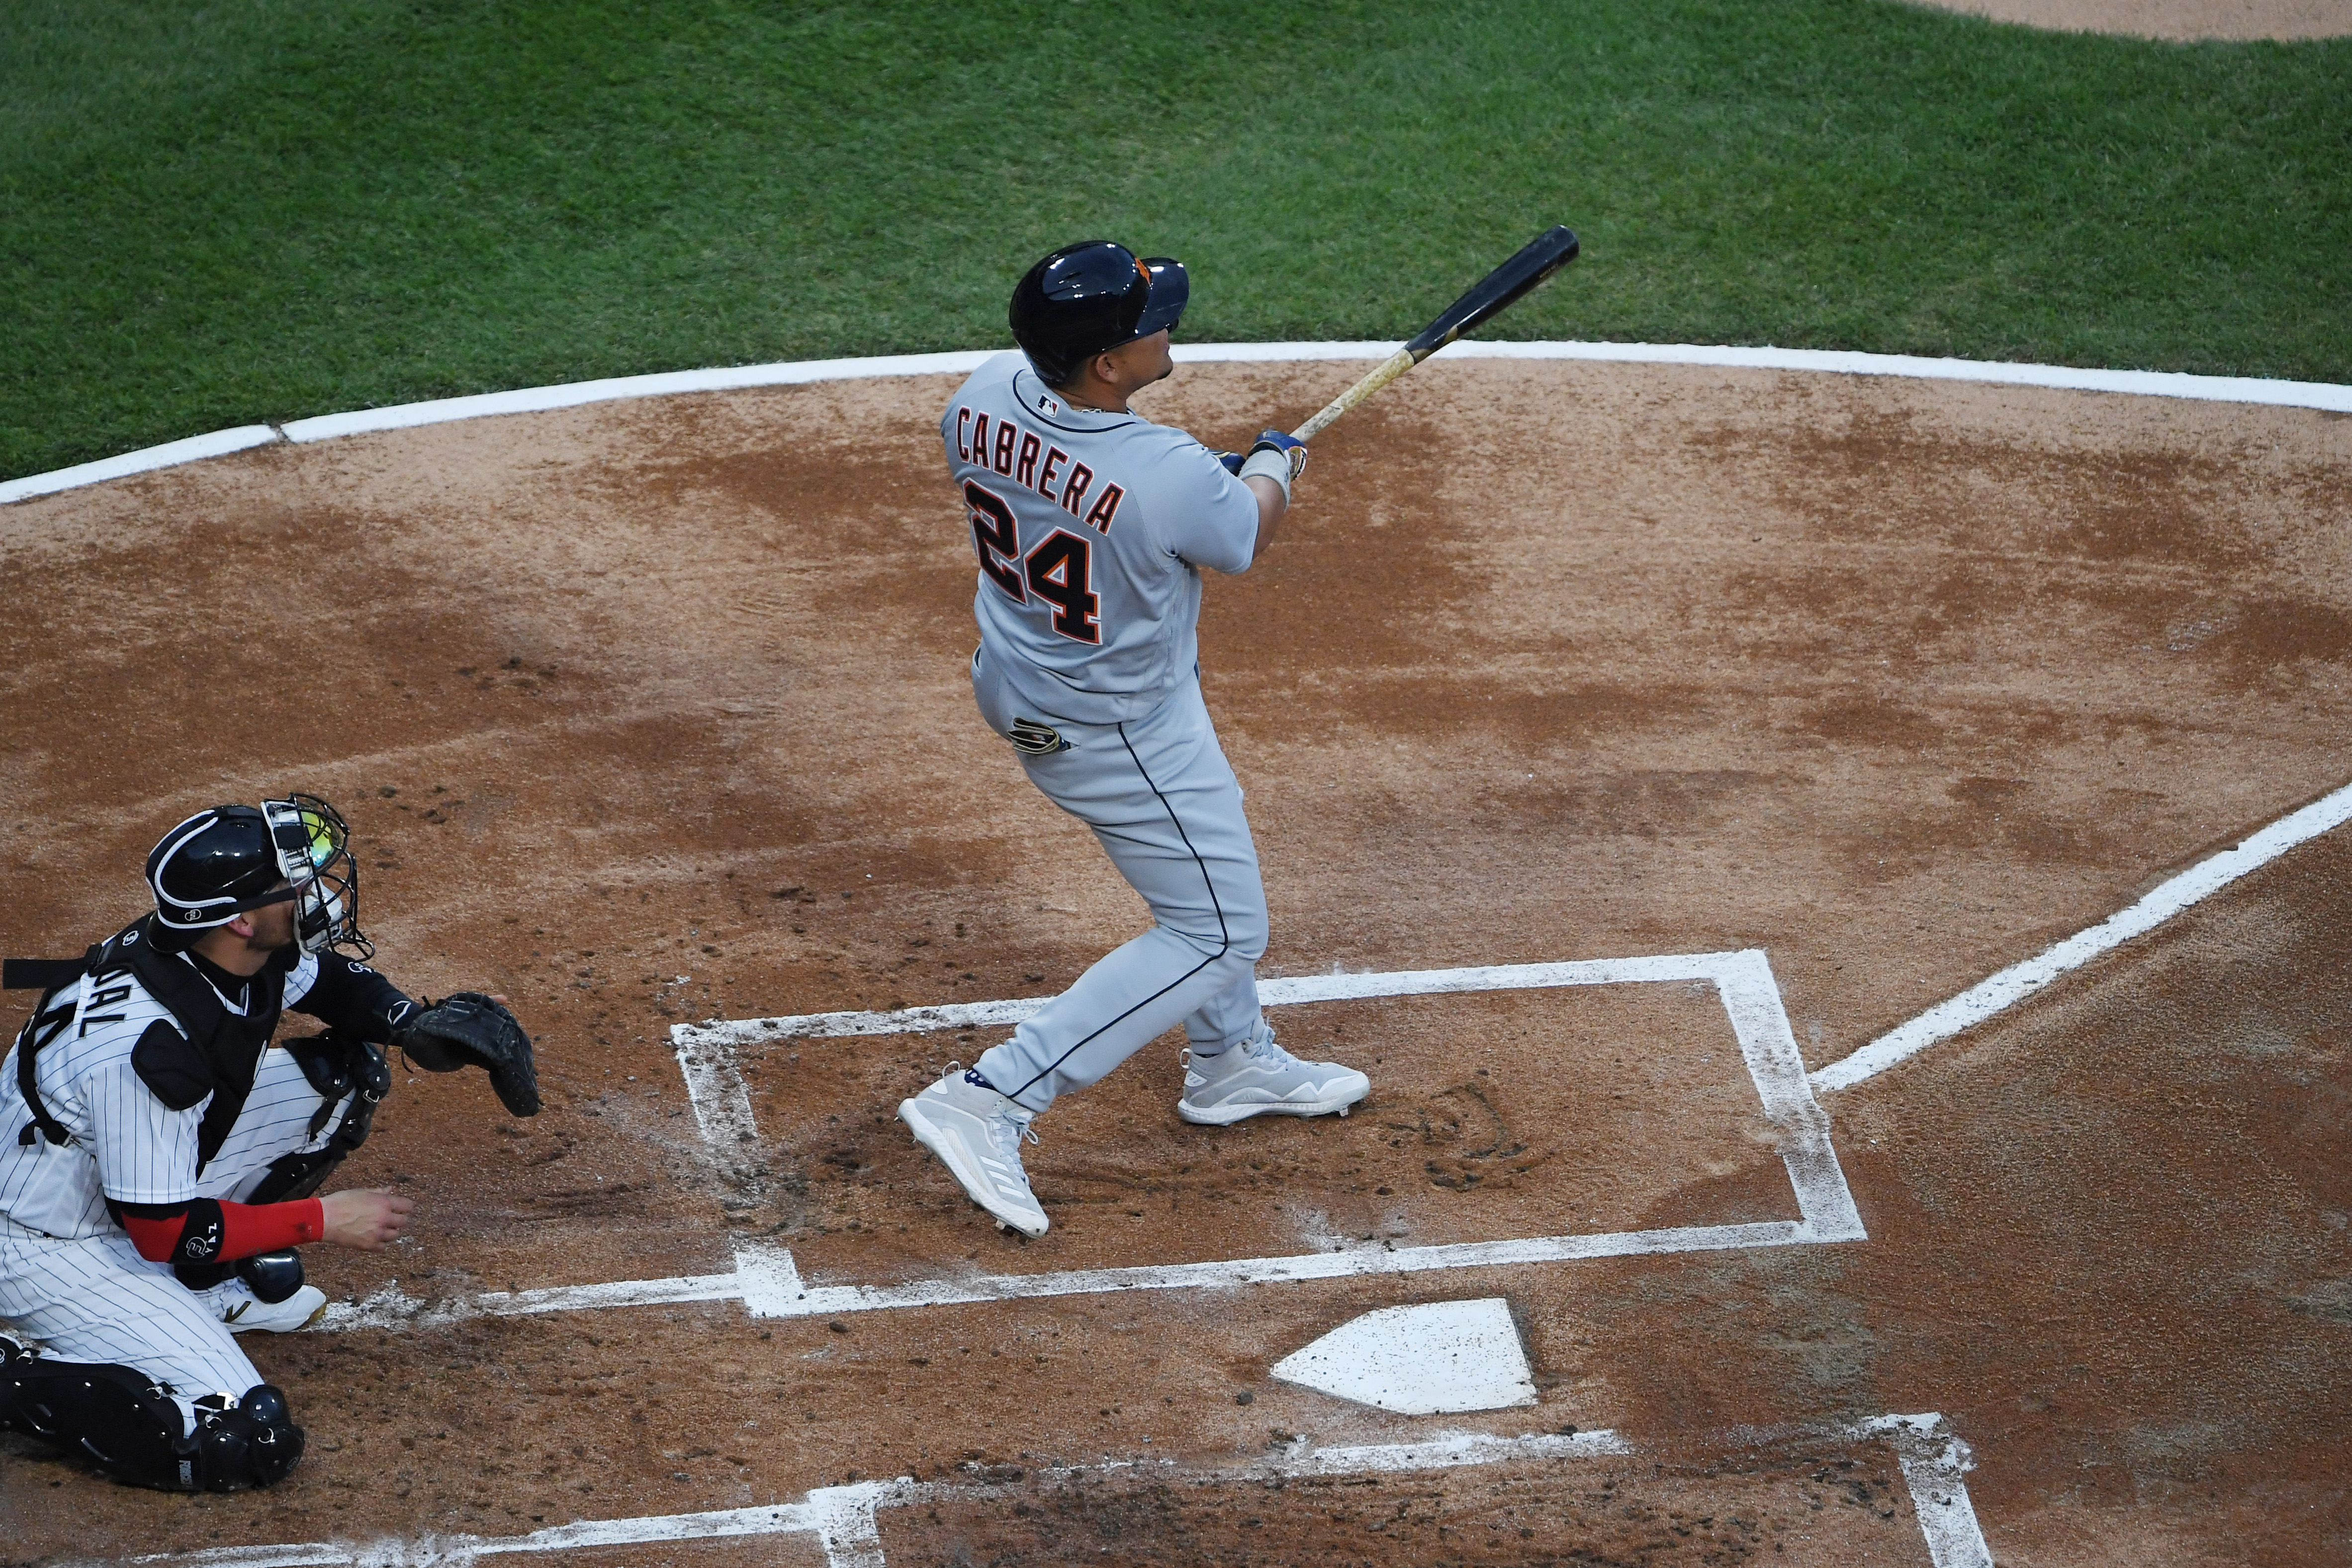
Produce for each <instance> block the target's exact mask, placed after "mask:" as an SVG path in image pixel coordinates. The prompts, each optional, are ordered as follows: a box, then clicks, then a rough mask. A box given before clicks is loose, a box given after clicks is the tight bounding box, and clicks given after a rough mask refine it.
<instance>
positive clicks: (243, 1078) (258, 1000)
mask: <svg viewBox="0 0 2352 1568" xmlns="http://www.w3.org/2000/svg"><path fill="white" fill-rule="evenodd" d="M159 929H160V927H159V925H158V923H157V921H156V918H155V916H154V915H141V916H140V917H139V918H138V919H136V920H134V921H132V922H131V924H130V925H126V926H124V927H123V928H122V929H121V930H120V931H118V932H116V933H115V934H114V935H113V936H110V937H108V938H107V939H106V940H105V941H103V942H100V943H99V944H98V945H97V946H93V947H91V948H90V949H89V952H87V953H85V954H84V955H82V956H81V958H80V960H79V963H77V962H76V961H75V960H72V959H61V958H41V959H22V958H19V959H12V960H10V964H11V966H12V967H25V969H26V972H40V973H42V974H44V976H45V977H54V976H56V975H58V974H62V973H64V967H66V966H68V965H70V966H72V967H73V968H74V970H75V973H74V974H73V976H72V977H70V978H69V979H68V980H67V981H66V982H64V983H65V984H72V983H74V982H75V981H79V979H80V978H81V977H82V976H84V975H89V976H92V977H97V978H100V979H104V978H106V977H110V976H111V975H114V974H117V973H120V972H122V971H126V970H127V971H128V972H129V973H130V974H131V976H133V977H135V978H136V979H137V980H138V981H139V983H140V985H142V986H143V987H144V988H146V990H147V994H148V995H149V996H151V997H153V998H155V999H156V1000H157V1001H159V1002H161V1003H162V1004H163V1007H164V1009H165V1010H167V1011H168V1012H170V1013H171V1015H172V1018H173V1021H175V1022H176V1023H178V1025H179V1026H180V1032H181V1034H182V1035H183V1036H184V1038H185V1039H186V1040H187V1053H188V1054H187V1055H186V1056H185V1057H183V1058H181V1059H179V1060H178V1061H174V1062H173V1068H174V1069H175V1071H174V1075H173V1076H174V1082H176V1083H178V1084H182V1085H184V1086H188V1087H193V1088H195V1089H196V1090H197V1092H196V1094H195V1099H191V1100H189V1101H187V1103H189V1104H194V1103H195V1100H196V1099H202V1098H203V1097H204V1094H205V1093H207V1092H208V1093H210V1094H211V1095H212V1103H211V1104H209V1105H207V1106H205V1114H204V1118H203V1120H202V1122H201V1123H200V1124H198V1127H197V1131H196V1169H197V1170H198V1171H200V1172H201V1171H202V1170H203V1169H204V1167H205V1166H206V1165H208V1164H210V1163H211V1162H212V1157H213V1156H214V1155H216V1154H218V1153H220V1146H221V1145H222V1143H223V1142H225V1141H226V1139H227V1137H228V1133H229V1129H230V1128H231V1127H233V1126H235V1125H236V1118H237V1113H239V1112H241V1111H243V1110H244V1109H245V1101H246V1096H247V1095H248V1094H250V1093H252V1092H253V1075H254V1072H255V1071H256V1070H257V1069H258V1068H259V1067H260V1065H261V1053H262V1051H263V1050H264V1049H265V1048H267V1047H268V1043H269V1036H270V1032H271V1031H272V1030H275V1029H277V1027H278V1015H279V1014H280V1012H281V1011H283V1008H284V998H285V995H286V971H287V969H288V968H289V967H291V961H290V959H289V961H288V962H286V963H284V964H281V963H278V962H272V963H269V964H268V965H265V966H264V967H262V969H261V971H260V973H258V974H257V975H255V976H254V977H252V984H251V986H250V988H248V990H247V998H248V999H247V1006H246V1012H245V1015H244V1016H243V1017H239V1016H237V1015H236V1014H235V1013H232V1012H230V1011H229V1010H228V1009H227V1008H226V1007H225V1006H223V1005H222V1003H221V999H220V998H219V997H217V996H215V994H214V992H213V988H212V987H211V986H209V985H207V984H206V983H205V978H204V977H203V976H201V975H199V974H197V973H196V971H195V970H194V968H193V967H190V966H189V965H187V964H186V963H184V962H182V961H181V960H180V959H179V958H177V957H174V956H172V955H171V954H169V953H166V952H164V951H163V949H162V948H160V947H158V946H156V945H155V940H154V938H155V936H157V934H158V931H159ZM60 988H61V987H52V988H51V989H50V990H49V991H47V993H45V994H44V995H43V996H42V998H41V1003H42V1005H41V1007H40V1008H39V1009H37V1010H36V1012H35V1014H34V1017H33V1019H32V1020H31V1021H30V1022H28V1023H27V1024H26V1027H25V1029H24V1030H22V1031H20V1032H19V1033H18V1035H17V1037H16V1046H17V1050H16V1086H17V1088H18V1089H19V1090H20V1091H21V1092H23V1093H24V1096H25V1104H26V1108H27V1109H29V1110H30V1111H31V1112H32V1113H33V1120H32V1123H31V1124H30V1125H28V1126H26V1128H25V1130H24V1131H23V1132H21V1133H19V1134H17V1136H16V1141H17V1142H18V1143H19V1144H23V1145H28V1146H29V1145H31V1144H32V1142H33V1136H34V1134H35V1133H36V1132H38V1133H39V1134H40V1135H42V1136H43V1137H46V1138H47V1139H48V1141H49V1142H50V1143H52V1144H59V1145H62V1144H65V1143H67V1142H68V1141H70V1138H71V1134H68V1132H67V1131H66V1129H65V1126H64V1124H62V1123H60V1122H58V1120H57V1118H56V1117H54V1116H52V1115H51V1114H50V1113H49V1111H48V1107H47V1105H45V1104H44V1103H42V1101H41V1097H40V1094H39V1092H38V1091H37V1088H36V1086H35V1077H34V1066H33V1057H34V1055H35V1053H36V1052H37V1051H40V1050H41V1048H42V1047H43V1046H46V1045H47V1044H48V1043H49V1042H50V1041H51V1040H55V1039H56V1038H57V1037H58V1034H60V1033H62V1032H63V1030H64V1029H65V1025H66V1024H67V1023H68V1022H69V1021H70V1020H71V1019H72V1018H73V1009H74V1007H75V1006H76V1005H77V1004H74V1003H58V1004H56V1005H54V1006H52V1005H51V1003H52V1002H53V1000H54V998H55V997H56V995H57V992H58V989H60ZM60 1009H62V1014H60ZM41 1028H47V1030H48V1031H49V1032H48V1033H47V1034H46V1035H42V1034H39V1033H38V1030H39V1029H41ZM135 1060H136V1059H135V1058H134V1061H135ZM143 1076H145V1068H144V1065H143V1064H142V1077H143ZM151 1087H152V1085H151ZM158 1097H159V1098H164V1096H161V1095H159V1096H158ZM167 1103H168V1100H167Z"/></svg>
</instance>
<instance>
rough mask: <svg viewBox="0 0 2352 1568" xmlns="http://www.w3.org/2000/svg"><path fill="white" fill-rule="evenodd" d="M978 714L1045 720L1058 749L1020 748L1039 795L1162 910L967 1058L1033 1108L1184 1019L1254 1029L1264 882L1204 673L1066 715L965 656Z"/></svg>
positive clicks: (1201, 1036)
mask: <svg viewBox="0 0 2352 1568" xmlns="http://www.w3.org/2000/svg"><path fill="white" fill-rule="evenodd" d="M972 693H973V695H974V696H975V697H977V698H978V700H979V703H980V712H981V716H982V718H984V719H986V720H987V721H988V725H989V727H990V728H992V729H993V730H995V731H996V732H997V734H999V735H1001V736H1006V737H1010V735H1011V733H1012V725H1013V720H1014V719H1015V718H1030V719H1034V720H1037V721H1039V722H1043V723H1048V724H1051V725H1052V727H1054V728H1055V729H1056V730H1058V731H1060V732H1061V736H1062V738H1063V739H1065V740H1066V741H1067V742H1068V743H1069V748H1068V749H1067V750H1065V751H1056V752H1052V753H1049V754H1046V755H1044V756H1030V755H1026V754H1023V755H1022V757H1021V766H1022V768H1024V770H1026V771H1027V773H1028V775H1029V781H1030V782H1031V783H1033V784H1034V785H1036V786H1037V788H1038V789H1041V790H1043V791H1044V792H1045V798H1046V799H1047V800H1051V801H1053V802H1054V804H1055V805H1057V806H1059V807H1061V808H1062V810H1066V811H1067V812H1069V813H1070V815H1072V816H1074V817H1076V818H1077V819H1078V820H1079V821H1082V822H1084V823H1086V824H1087V826H1088V827H1090V828H1092V829H1093V830H1094V832H1095V838H1096V839H1097V841H1099V842H1100V843H1101V844H1102V847H1103V850H1104V852H1106V853H1107V854H1108V855H1109V856H1110V858H1111V863H1112V864H1113V865H1116V866H1117V867H1118V872H1119V874H1120V875H1121V876H1123V877H1125V878H1126V879H1127V883H1128V885H1129V887H1132V888H1133V889H1135V891H1136V892H1138V893H1139V894H1142V895H1143V900H1144V902H1145V903H1146V904H1150V906H1151V914H1152V917H1153V919H1154V920H1155V921H1156V922H1157V924H1155V925H1153V926H1152V928H1151V929H1150V930H1149V931H1146V932H1145V933H1143V935H1141V936H1138V937H1136V938H1135V939H1134V940H1133V941H1131V942H1129V943H1126V944H1125V945H1123V946H1119V947H1118V948H1116V949H1114V950H1113V951H1112V952H1110V953H1109V954H1108V955H1106V956H1104V957H1103V958H1101V959H1100V960H1098V961H1097V963H1096V964H1095V966H1094V967H1092V968H1090V969H1088V970H1087V972H1086V973H1085V974H1083V975H1081V976H1079V977H1078V978H1077V982H1076V984H1075V985H1073V986H1071V987H1070V988H1069V989H1068V990H1066V991H1064V992H1063V993H1062V994H1061V995H1060V996H1058V997H1056V998H1054V999H1053V1000H1052V1001H1050V1002H1048V1003H1046V1004H1045V1007H1044V1008H1043V1009H1040V1010H1039V1011H1038V1012H1036V1013H1034V1014H1033V1015H1032V1016H1031V1017H1030V1018H1029V1019H1027V1020H1026V1021H1024V1023H1023V1024H1022V1025H1021V1027H1020V1028H1019V1029H1018V1030H1014V1031H1013V1038H1012V1039H1011V1040H1006V1041H1004V1042H1003V1044H1001V1045H998V1046H994V1047H992V1048H991V1049H990V1050H989V1051H987V1052H985V1053H984V1054H983V1055H982V1057H981V1059H980V1061H978V1062H976V1063H975V1064H974V1066H975V1067H976V1068H977V1070H978V1071H979V1072H980V1073H981V1075H982V1077H984V1078H986V1079H987V1080H988V1081H989V1082H991V1083H992V1084H994V1085H995V1086H996V1087H997V1089H998V1090H999V1092H1003V1093H1004V1094H1008V1095H1010V1096H1012V1098H1013V1099H1014V1100H1016V1101H1018V1102H1019V1103H1021V1104H1023V1105H1024V1106H1026V1107H1028V1108H1029V1109H1030V1110H1032V1111H1042V1110H1044V1109H1045V1107H1046V1106H1048V1105H1050V1104H1052V1103H1054V1100H1055V1096H1057V1095H1061V1094H1066V1093H1068V1092H1070V1091H1071V1090H1074V1089H1083V1088H1085V1087H1086V1086H1087V1084H1089V1083H1092V1082H1095V1081H1096V1080H1097V1079H1098V1078H1101V1077H1102V1076H1103V1075H1104V1074H1106V1073H1108V1072H1109V1071H1110V1070H1111V1069H1112V1068H1114V1067H1117V1066H1118V1064H1119V1063H1120V1062H1122V1061H1126V1060H1127V1059H1128V1058H1129V1057H1130V1056H1132V1055H1134V1054H1135V1052H1136V1051H1139V1050H1140V1049H1141V1048H1142V1046H1143V1045H1144V1043H1145V1042H1146V1041H1147V1040H1150V1039H1152V1038H1153V1037H1154V1036H1156V1035H1158V1034H1159V1033H1160V1031H1162V1030H1166V1029H1167V1028H1169V1027H1170V1026H1171V1025H1172V1024H1174V1023H1175V1022H1177V1021H1178V1020H1179V1019H1181V1020H1182V1021H1183V1024H1184V1033H1185V1037H1186V1039H1187V1040H1190V1041H1191V1043H1192V1049H1193V1051H1196V1052H1197V1053H1199V1054H1200V1055H1202V1056H1213V1055H1215V1054H1217V1053H1218V1052H1220V1051H1223V1050H1224V1049H1225V1048H1226V1047H1228V1046H1231V1045H1234V1044H1237V1043H1239V1042H1240V1041H1242V1040H1246V1039H1248V1038H1250V1037H1251V1036H1252V1035H1254V1034H1255V1033H1256V1032H1257V1031H1258V1030H1260V1029H1261V1028H1262V1027H1263V1022H1264V1020H1263V1018H1262V1015H1261V1014H1260V1013H1259V1011H1258V1002H1257V961H1258V959H1259V958H1260V957H1261V956H1263V955H1264V954H1265V942H1266V913H1265V887H1264V885H1263V884H1262V883H1260V882H1259V880H1258V869H1257V848H1256V846H1255V844H1253V843H1252V842H1251V841H1250V831H1249V821H1248V819H1247V818H1245V817H1244V815H1243V814H1242V789H1241V784H1240V781H1239V780H1237V779H1234V770H1233V768H1232V767H1231V765H1229V764H1228V763H1227V762H1226V761H1225V754H1224V752H1223V749H1222V748H1220V747H1218V745H1217V733H1216V729H1215V727H1213V725H1212V724H1211V723H1210V722H1209V709H1208V706H1207V705H1206V704H1205V703H1204V702H1202V698H1201V681H1200V674H1199V672H1198V671H1195V672H1194V673H1193V674H1192V676H1190V677H1189V678H1187V679H1186V680H1185V682H1184V683H1183V684H1182V685H1180V686H1178V687H1177V688H1176V689H1175V690H1174V691H1173V692H1171V693H1170V694H1169V695H1168V698H1167V700H1166V701H1164V702H1162V703H1161V704H1160V706H1158V707H1156V708H1154V709H1152V710H1151V711H1150V713H1148V714H1146V715H1145V716H1143V717H1141V718H1139V719H1135V720H1132V721H1130V722H1129V723H1126V724H1117V725H1101V726H1096V725H1082V724H1069V723H1065V722H1063V721H1061V720H1058V719H1047V718H1045V716H1043V715H1039V714H1029V713H1025V712H1024V711H1023V709H1022V706H1021V700H1020V698H1019V697H1017V696H1016V695H1014V694H1013V691H1012V690H1011V688H1009V687H1008V686H1006V685H1004V684H1003V682H1002V681H1001V680H998V679H996V678H995V677H994V676H993V674H992V673H991V671H990V670H989V668H988V666H987V664H986V662H985V661H984V660H982V659H980V658H975V659H974V660H973V662H972Z"/></svg>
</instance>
